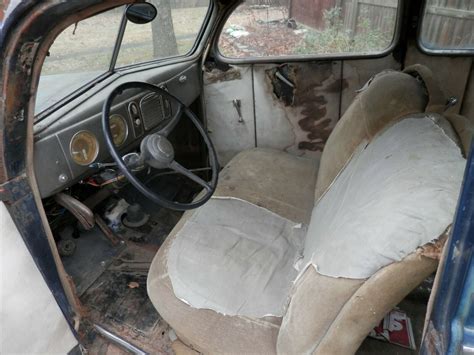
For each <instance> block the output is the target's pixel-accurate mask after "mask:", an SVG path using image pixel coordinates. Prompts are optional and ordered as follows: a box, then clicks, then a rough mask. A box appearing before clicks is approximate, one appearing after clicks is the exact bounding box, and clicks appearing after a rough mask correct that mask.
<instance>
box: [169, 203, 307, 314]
mask: <svg viewBox="0 0 474 355" xmlns="http://www.w3.org/2000/svg"><path fill="white" fill-rule="evenodd" d="M305 235H306V227H304V226H302V224H301V223H299V224H297V223H295V222H291V221H289V220H288V219H286V218H283V217H281V216H279V215H277V214H275V213H273V212H271V211H269V210H267V209H264V208H262V207H258V206H256V205H254V204H251V203H249V202H247V201H244V200H239V199H235V198H228V197H227V198H212V199H210V200H209V201H208V202H207V203H206V204H205V205H204V206H203V207H201V208H199V210H198V211H196V213H194V214H193V215H192V216H191V217H190V218H189V219H188V220H187V221H186V223H185V224H184V226H183V228H181V229H180V230H179V231H178V233H177V235H176V238H175V240H174V242H173V245H172V246H171V249H170V252H169V255H168V272H169V275H170V279H171V283H172V285H173V290H174V293H175V295H176V297H178V298H179V299H181V300H183V301H184V302H186V303H187V304H189V305H190V306H192V307H194V308H207V309H213V310H215V311H217V312H219V313H222V314H226V315H242V316H248V317H254V318H262V317H265V316H269V315H271V316H278V317H281V316H283V314H284V312H285V309H286V304H287V301H288V294H289V291H290V287H291V283H292V281H293V280H294V279H295V278H296V275H297V270H296V269H295V267H294V263H295V261H296V260H297V259H299V258H300V257H301V252H302V247H303V242H304V237H305ZM196 270H199V272H196Z"/></svg>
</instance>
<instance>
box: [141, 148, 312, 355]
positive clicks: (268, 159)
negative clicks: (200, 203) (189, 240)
mask: <svg viewBox="0 0 474 355" xmlns="http://www.w3.org/2000/svg"><path fill="white" fill-rule="evenodd" d="M317 167H318V162H317V161H314V160H309V159H303V158H296V157H293V156H290V155H288V154H286V153H284V152H279V151H276V150H272V149H251V150H247V151H244V152H242V153H240V154H238V155H237V156H236V157H235V158H234V159H233V160H232V161H231V162H230V163H229V164H228V165H227V166H226V167H225V168H224V169H223V170H222V172H221V174H220V177H219V185H218V188H217V190H216V193H215V196H232V197H234V198H238V199H242V200H244V201H249V202H250V203H252V204H254V205H257V206H262V207H264V208H265V209H268V210H269V211H272V212H273V213H275V214H278V215H279V216H281V217H282V218H285V219H286V220H289V221H292V222H296V223H300V222H303V223H305V224H307V223H309V219H310V215H311V208H312V206H313V204H314V188H315V183H316V175H317ZM282 170H283V171H286V172H287V173H286V174H281V171H282ZM257 177H258V178H257ZM196 212H197V210H192V211H187V212H186V213H185V214H184V215H183V217H182V219H181V220H180V222H179V223H178V224H177V225H176V226H175V228H174V229H173V231H172V232H171V233H170V235H169V236H168V238H167V239H166V241H165V243H164V244H163V245H162V247H161V248H160V250H159V251H158V253H157V255H156V257H155V259H154V261H153V263H152V265H151V268H150V271H149V275H148V282H147V283H148V294H149V295H150V298H151V300H152V302H153V304H154V306H155V307H156V309H157V310H158V312H159V313H160V315H161V316H162V317H163V318H164V319H165V320H166V321H167V322H168V323H169V324H170V325H171V327H173V329H174V330H175V331H176V333H177V334H178V336H179V338H180V339H181V340H182V341H184V342H185V343H186V344H187V345H189V346H191V347H193V348H194V349H196V350H199V351H202V352H205V353H213V354H218V353H235V354H243V353H247V354H249V353H254V354H271V353H275V352H276V342H277V337H278V331H279V328H280V323H281V317H273V316H268V317H262V318H258V317H248V316H230V315H224V314H222V313H218V312H216V311H213V310H209V309H197V308H193V307H189V306H188V305H187V304H186V303H185V302H183V301H181V300H180V299H179V298H177V297H176V295H175V294H174V291H173V286H172V285H171V280H170V278H169V272H168V257H169V251H170V248H171V245H172V244H173V241H174V240H175V238H176V234H177V233H178V232H179V231H180V230H181V229H182V228H183V226H184V225H185V224H186V221H188V220H190V219H191V218H192V216H193V215H194V214H195V213H196ZM196 272H198V271H197V270H196ZM210 334H212V337H209V336H210ZM230 334H232V336H229V335H230ZM255 339H259V340H258V341H256V340H255Z"/></svg>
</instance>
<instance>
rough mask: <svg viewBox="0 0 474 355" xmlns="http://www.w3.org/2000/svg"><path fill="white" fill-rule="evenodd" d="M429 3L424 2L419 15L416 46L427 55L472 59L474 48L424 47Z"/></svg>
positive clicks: (425, 0) (424, 0)
mask: <svg viewBox="0 0 474 355" xmlns="http://www.w3.org/2000/svg"><path fill="white" fill-rule="evenodd" d="M428 1H429V0H423V1H422V4H421V7H420V15H419V19H420V20H419V21H418V24H417V32H416V45H417V47H418V49H419V50H420V51H421V52H422V53H424V54H427V55H431V56H444V57H454V56H456V57H470V56H472V55H474V48H470V49H447V48H445V49H443V48H440V49H436V48H430V47H427V46H425V45H424V43H423V41H422V39H421V32H422V29H423V21H424V18H425V13H426V11H425V10H426V7H427V6H428Z"/></svg>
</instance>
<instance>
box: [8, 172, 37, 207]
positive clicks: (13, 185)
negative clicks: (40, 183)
mask: <svg viewBox="0 0 474 355" xmlns="http://www.w3.org/2000/svg"><path fill="white" fill-rule="evenodd" d="M30 191H31V189H30V186H29V184H28V179H27V177H26V175H25V174H22V175H20V176H17V177H15V178H13V179H11V180H8V181H5V182H4V183H3V184H1V185H0V201H3V202H5V203H9V204H11V203H13V202H15V201H18V200H20V199H22V198H23V197H25V196H26V195H28V194H29V192H30Z"/></svg>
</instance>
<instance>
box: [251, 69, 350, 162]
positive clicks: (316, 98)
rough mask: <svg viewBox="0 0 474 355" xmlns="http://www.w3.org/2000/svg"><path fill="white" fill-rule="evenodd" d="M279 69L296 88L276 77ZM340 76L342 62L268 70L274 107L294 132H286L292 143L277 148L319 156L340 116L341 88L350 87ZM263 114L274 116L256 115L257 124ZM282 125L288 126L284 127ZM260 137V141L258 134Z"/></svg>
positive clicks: (268, 80) (268, 85)
mask: <svg viewBox="0 0 474 355" xmlns="http://www.w3.org/2000/svg"><path fill="white" fill-rule="evenodd" d="M278 71H279V72H280V73H281V74H282V75H284V77H285V78H286V79H288V81H289V82H290V83H291V84H293V85H294V87H291V85H287V84H285V82H284V80H281V79H278V78H276V73H277V72H278ZM340 75H341V73H340V62H317V63H298V64H287V65H282V66H279V67H272V68H269V69H266V70H265V76H266V82H267V85H266V86H267V87H268V89H267V94H268V91H271V92H272V97H273V100H274V105H273V106H274V107H278V108H279V110H281V111H283V116H284V117H285V119H286V120H287V121H288V122H289V123H290V127H291V130H292V132H287V133H286V134H287V136H291V133H293V134H292V136H293V137H294V139H293V140H292V142H291V143H290V144H289V145H286V146H284V147H277V148H280V149H281V148H283V149H284V150H285V151H287V152H288V153H292V154H296V155H300V156H301V155H304V156H310V157H317V156H319V155H320V154H321V152H322V150H323V148H324V145H325V143H326V141H327V139H328V137H329V135H330V133H331V131H332V129H333V128H334V126H335V124H336V122H337V120H338V118H339V96H340V91H341V88H342V87H346V86H347V82H346V81H344V80H341V76H340ZM256 77H257V76H256ZM285 89H286V92H285ZM290 95H293V96H290ZM258 99H259V98H258V97H256V100H258ZM262 116H263V117H262ZM261 117H262V118H263V119H272V116H269V117H267V115H265V116H264V115H257V125H258V124H259V120H260V119H261ZM273 117H275V115H273ZM275 123H276V122H275ZM281 128H282V129H285V126H283V125H282V126H281ZM258 133H265V132H257V134H258ZM257 140H258V141H260V137H259V136H257Z"/></svg>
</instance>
